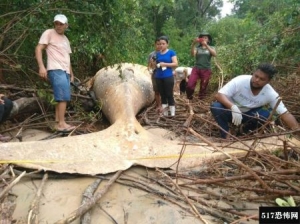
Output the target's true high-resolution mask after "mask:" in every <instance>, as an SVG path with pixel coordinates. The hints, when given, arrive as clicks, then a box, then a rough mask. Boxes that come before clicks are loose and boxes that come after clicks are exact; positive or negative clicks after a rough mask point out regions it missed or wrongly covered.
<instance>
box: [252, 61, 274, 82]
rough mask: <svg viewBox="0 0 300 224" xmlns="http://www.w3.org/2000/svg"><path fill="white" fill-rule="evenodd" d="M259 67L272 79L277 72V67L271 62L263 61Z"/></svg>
mask: <svg viewBox="0 0 300 224" xmlns="http://www.w3.org/2000/svg"><path fill="white" fill-rule="evenodd" d="M257 69H259V70H261V71H262V72H263V73H266V74H267V75H268V76H269V79H272V78H273V77H274V75H275V74H276V73H277V70H276V69H275V67H274V66H273V65H272V64H269V63H261V64H259V65H258V66H257Z"/></svg>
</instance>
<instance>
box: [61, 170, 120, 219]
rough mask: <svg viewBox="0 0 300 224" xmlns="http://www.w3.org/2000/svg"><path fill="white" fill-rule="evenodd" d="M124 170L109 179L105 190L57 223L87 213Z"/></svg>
mask: <svg viewBox="0 0 300 224" xmlns="http://www.w3.org/2000/svg"><path fill="white" fill-rule="evenodd" d="M121 173H122V171H118V172H116V173H115V174H114V176H113V177H112V178H111V179H110V180H109V181H108V183H107V185H106V186H105V187H104V189H103V190H101V191H100V192H98V193H96V194H95V196H94V197H92V198H90V199H89V200H87V201H86V203H85V204H83V205H82V206H80V208H78V209H77V211H75V212H73V213H72V214H70V215H69V216H68V217H67V218H66V219H64V220H60V221H57V222H56V224H62V223H71V222H72V221H74V220H75V219H77V218H79V217H81V216H82V215H83V214H85V213H86V212H87V211H88V210H90V209H91V208H92V207H93V206H94V205H95V204H96V203H97V201H99V200H100V199H101V197H102V196H103V195H104V194H105V193H106V192H107V191H108V190H109V188H110V186H111V185H112V184H113V183H114V182H115V181H116V180H117V179H118V178H119V176H120V175H121Z"/></svg>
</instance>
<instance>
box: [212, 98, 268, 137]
mask: <svg viewBox="0 0 300 224" xmlns="http://www.w3.org/2000/svg"><path fill="white" fill-rule="evenodd" d="M210 110H211V112H212V115H213V116H214V118H215V120H216V122H217V123H218V125H219V127H220V128H221V129H220V133H221V137H222V138H226V136H227V132H228V131H229V123H231V122H232V114H231V110H230V109H227V108H225V107H224V106H223V104H221V103H219V102H213V103H212V105H211V107H210ZM242 115H243V120H242V124H243V130H242V131H243V132H244V133H247V132H249V131H253V130H255V129H257V128H259V127H261V126H262V125H263V123H264V122H265V121H266V120H267V119H268V117H269V115H270V110H268V109H264V108H262V107H258V108H254V109H251V110H249V111H247V112H245V113H243V114H242ZM222 129H223V130H222Z"/></svg>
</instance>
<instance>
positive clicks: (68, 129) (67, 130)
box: [56, 126, 75, 133]
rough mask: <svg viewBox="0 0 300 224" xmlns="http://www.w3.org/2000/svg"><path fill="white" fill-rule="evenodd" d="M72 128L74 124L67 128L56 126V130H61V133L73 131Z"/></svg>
mask: <svg viewBox="0 0 300 224" xmlns="http://www.w3.org/2000/svg"><path fill="white" fill-rule="evenodd" d="M74 129H75V126H70V127H68V128H64V129H59V128H57V129H56V131H57V132H62V133H69V132H71V131H73V130H74Z"/></svg>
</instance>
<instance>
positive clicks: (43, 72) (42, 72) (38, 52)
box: [35, 44, 47, 79]
mask: <svg viewBox="0 0 300 224" xmlns="http://www.w3.org/2000/svg"><path fill="white" fill-rule="evenodd" d="M46 47H47V45H45V44H38V45H37V46H36V48H35V58H36V61H37V63H38V66H39V76H40V77H41V78H43V79H47V69H46V68H45V65H44V62H43V50H44V49H45V48H46Z"/></svg>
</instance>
